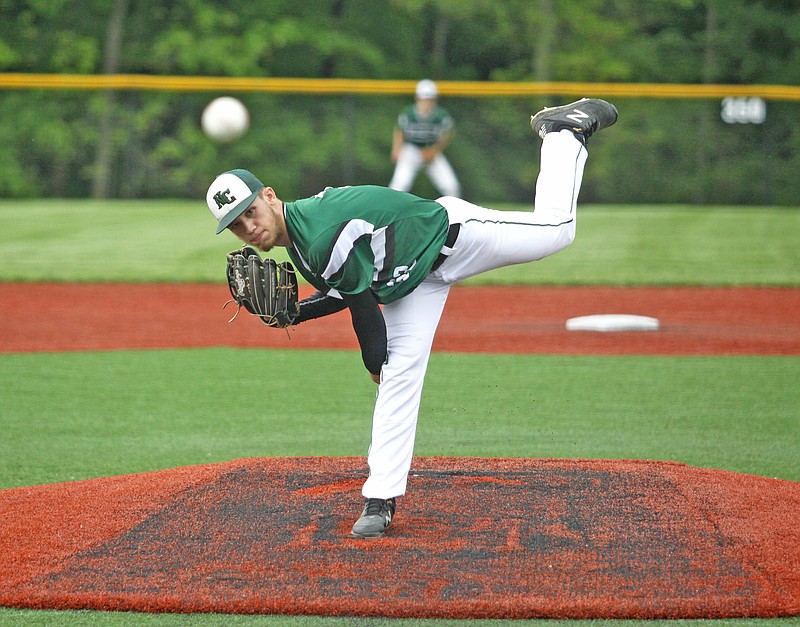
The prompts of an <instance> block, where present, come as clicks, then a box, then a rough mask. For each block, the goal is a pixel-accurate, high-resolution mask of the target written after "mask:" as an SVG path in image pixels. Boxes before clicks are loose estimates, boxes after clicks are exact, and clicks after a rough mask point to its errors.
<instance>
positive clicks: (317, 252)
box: [286, 185, 449, 304]
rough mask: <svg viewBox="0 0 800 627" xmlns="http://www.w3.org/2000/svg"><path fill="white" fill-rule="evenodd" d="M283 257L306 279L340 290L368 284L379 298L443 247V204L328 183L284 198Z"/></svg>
mask: <svg viewBox="0 0 800 627" xmlns="http://www.w3.org/2000/svg"><path fill="white" fill-rule="evenodd" d="M286 226H287V229H288V231H289V237H290V238H291V240H292V243H293V247H290V248H289V256H290V257H291V258H292V261H293V262H294V263H295V265H296V266H297V268H298V270H299V271H300V272H301V273H302V274H303V276H304V277H305V278H306V280H308V282H309V283H311V284H312V285H314V286H316V287H317V288H318V289H321V288H323V287H326V286H327V287H331V288H333V289H335V290H337V291H338V292H341V293H343V294H357V293H359V292H363V291H364V290H366V289H370V288H371V289H372V291H373V292H374V293H375V295H376V296H377V298H378V302H380V303H384V304H385V303H391V302H393V301H395V300H397V299H398V298H402V297H403V296H405V295H406V294H408V293H409V292H411V291H412V290H413V289H414V288H415V287H416V286H417V285H419V284H420V283H421V282H422V280H423V279H424V278H425V277H426V276H427V275H428V274H429V273H430V270H431V266H432V265H433V262H434V261H435V260H436V258H437V257H438V256H439V252H440V251H441V249H442V246H443V245H444V241H445V238H446V237H447V229H448V226H449V221H448V218H447V212H446V211H445V209H444V207H442V206H441V205H440V204H439V203H437V202H436V201H434V200H427V199H424V198H419V197H417V196H414V195H412V194H407V193H405V192H398V191H395V190H391V189H388V188H386V187H378V186H373V185H362V186H354V187H336V188H334V187H329V188H327V189H325V190H324V191H323V192H320V193H319V194H317V195H316V196H312V197H311V198H305V199H302V200H298V201H296V202H293V203H286Z"/></svg>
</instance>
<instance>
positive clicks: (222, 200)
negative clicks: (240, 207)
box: [214, 189, 236, 209]
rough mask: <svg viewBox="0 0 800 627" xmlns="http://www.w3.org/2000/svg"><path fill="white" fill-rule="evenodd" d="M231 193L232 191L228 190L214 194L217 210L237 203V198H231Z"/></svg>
mask: <svg viewBox="0 0 800 627" xmlns="http://www.w3.org/2000/svg"><path fill="white" fill-rule="evenodd" d="M230 193H231V190H230V189H226V190H223V191H221V192H217V193H216V194H214V201H215V202H216V203H217V209H221V208H222V207H223V205H229V204H231V203H232V202H236V196H231V195H230Z"/></svg>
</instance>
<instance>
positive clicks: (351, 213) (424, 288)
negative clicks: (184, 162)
mask: <svg viewBox="0 0 800 627" xmlns="http://www.w3.org/2000/svg"><path fill="white" fill-rule="evenodd" d="M616 120H617V111H616V109H615V108H614V106H613V105H610V104H609V103H607V102H605V101H602V100H586V99H584V100H581V101H578V102H575V103H571V104H569V105H564V106H562V107H554V108H552V109H545V110H543V111H541V112H539V113H538V114H537V115H536V116H533V118H532V120H531V125H532V127H533V129H534V131H535V132H536V133H537V134H538V135H539V136H540V137H541V138H542V140H543V141H542V148H541V169H540V172H539V176H538V178H537V183H536V197H535V208H534V211H533V212H521V211H515V212H506V211H497V210H493V209H487V208H485V207H480V206H478V205H474V204H472V203H469V202H467V201H464V200H461V199H458V198H454V197H442V198H439V199H438V200H436V201H434V200H426V199H422V198H418V197H416V196H413V195H411V194H407V193H404V192H398V191H394V190H390V189H387V188H384V187H377V186H354V187H344V188H327V189H326V190H324V191H322V192H320V193H319V194H317V195H316V196H313V197H311V198H306V199H302V200H298V201H296V202H292V203H284V202H283V201H281V200H280V199H279V198H278V196H277V194H276V193H275V190H273V189H272V188H271V187H267V186H264V185H263V183H261V181H259V180H258V179H257V178H256V177H255V176H254V175H253V174H251V173H250V172H248V171H246V170H233V171H229V172H225V173H223V174H221V175H220V176H219V177H217V179H215V181H214V182H213V183H212V185H211V187H210V188H209V190H208V194H207V196H206V200H207V203H208V206H209V209H210V210H211V211H212V213H213V214H214V216H215V217H216V218H217V220H218V221H219V224H218V229H217V232H218V233H219V232H221V231H222V230H224V229H225V228H229V229H230V230H231V231H233V233H234V234H236V235H237V236H238V237H239V238H240V239H241V240H242V241H244V242H245V243H246V244H248V245H249V246H254V247H256V248H258V249H260V250H262V251H269V250H271V249H272V248H273V247H274V246H285V247H286V248H287V250H288V253H289V256H290V257H291V259H292V261H293V262H294V263H295V265H296V267H297V269H298V270H299V271H300V272H301V273H302V274H303V276H304V277H305V278H306V279H307V280H308V281H309V282H310V283H311V284H312V285H314V286H316V287H317V289H318V291H317V292H316V293H315V294H314V295H313V296H311V297H310V298H308V299H305V300H304V301H301V303H300V309H299V313H298V314H297V315H296V316H294V317H293V322H294V323H295V324H299V323H301V322H304V321H306V320H310V319H312V318H316V317H320V316H323V315H327V314H330V313H334V312H336V311H340V310H342V309H344V308H345V307H346V308H348V309H349V310H350V315H351V318H352V322H353V328H354V330H355V333H356V335H357V337H358V341H359V345H360V346H361V353H362V359H363V361H364V365H365V366H366V368H367V370H368V371H369V373H370V376H371V377H372V379H373V380H374V381H375V382H376V383H378V384H379V387H378V394H377V398H376V401H375V409H374V412H373V419H372V440H371V445H370V448H369V455H368V464H369V477H368V479H367V480H366V482H365V483H364V486H363V489H362V494H363V496H364V497H365V499H366V504H365V507H364V510H363V512H362V515H361V517H359V519H358V520H357V521H356V523H355V525H354V526H353V535H355V536H357V537H375V536H380V535H383V533H384V532H385V530H386V529H387V528H388V526H389V524H390V523H391V520H392V517H393V515H394V513H395V508H396V500H395V499H396V497H398V496H401V495H403V494H404V493H405V491H406V484H407V480H408V473H409V470H410V467H411V461H412V456H413V450H414V439H415V434H416V424H417V415H418V412H419V405H420V399H421V394H422V386H423V381H424V377H425V372H426V369H427V365H428V358H429V356H430V351H431V346H432V343H433V338H434V334H435V332H436V328H437V326H438V324H439V319H440V317H441V314H442V311H443V309H444V305H445V302H446V300H447V295H448V293H449V291H450V287H451V286H452V285H453V284H454V283H456V282H458V281H460V280H462V279H466V278H468V277H471V276H474V275H476V274H479V273H481V272H485V271H487V270H492V269H494V268H499V267H501V266H506V265H511V264H517V263H525V262H529V261H536V260H538V259H542V258H543V257H547V256H548V255H552V254H554V253H556V252H558V251H559V250H562V249H563V248H565V247H566V246H568V245H569V244H570V243H571V242H572V241H573V239H574V237H575V224H576V205H577V199H578V192H579V190H580V185H581V181H582V177H583V170H584V165H585V162H586V158H587V152H586V140H587V138H588V137H589V136H591V135H592V134H593V133H594V132H596V131H597V130H600V129H602V128H605V127H607V126H610V125H612V124H614V123H615V122H616ZM379 305H382V308H381V307H380V306H379Z"/></svg>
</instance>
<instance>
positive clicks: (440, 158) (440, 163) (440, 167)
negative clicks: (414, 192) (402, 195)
mask: <svg viewBox="0 0 800 627" xmlns="http://www.w3.org/2000/svg"><path fill="white" fill-rule="evenodd" d="M423 168H424V169H425V172H426V173H427V174H428V177H429V178H430V180H431V183H433V186H434V187H435V188H436V189H437V190H439V193H440V194H441V195H442V196H460V195H461V184H460V183H459V182H458V178H457V177H456V173H455V172H454V171H453V167H452V166H451V165H450V162H449V161H448V160H447V157H445V156H444V155H443V154H442V153H441V152H440V153H439V154H438V155H436V156H435V157H434V158H433V159H431V161H430V163H427V164H426V163H425V159H423V158H422V151H421V150H420V149H419V147H418V146H415V145H414V144H403V147H402V148H401V149H400V154H399V155H398V156H397V163H396V164H395V168H394V175H393V176H392V180H391V181H390V182H389V187H390V188H391V189H396V190H398V191H401V192H409V191H411V187H412V186H413V185H414V180H415V179H416V178H417V174H418V173H419V171H420V170H422V169H423Z"/></svg>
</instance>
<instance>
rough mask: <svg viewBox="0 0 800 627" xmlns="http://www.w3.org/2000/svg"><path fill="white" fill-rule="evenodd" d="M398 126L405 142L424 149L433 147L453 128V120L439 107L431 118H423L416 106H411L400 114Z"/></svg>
mask: <svg viewBox="0 0 800 627" xmlns="http://www.w3.org/2000/svg"><path fill="white" fill-rule="evenodd" d="M397 126H398V128H399V129H400V130H401V131H402V132H403V139H404V140H405V141H407V142H408V143H410V144H414V145H416V146H421V147H423V148H424V147H425V146H433V144H435V143H436V142H437V141H439V138H440V137H441V136H442V135H444V134H445V133H447V132H448V131H449V130H450V129H452V128H453V118H451V117H450V114H449V113H447V111H445V110H444V109H443V108H442V107H440V106H438V105H437V106H436V108H435V109H434V110H433V114H432V115H431V116H430V117H427V118H423V117H420V116H419V114H418V113H417V108H416V106H415V105H413V104H410V105H407V106H406V107H404V108H403V110H402V111H401V112H400V115H399V117H398V118H397Z"/></svg>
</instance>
